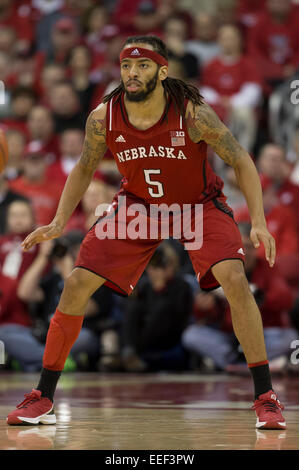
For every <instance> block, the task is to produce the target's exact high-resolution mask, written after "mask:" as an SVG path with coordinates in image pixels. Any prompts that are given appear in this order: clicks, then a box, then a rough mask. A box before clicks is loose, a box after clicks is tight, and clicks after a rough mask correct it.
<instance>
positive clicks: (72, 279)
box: [64, 270, 88, 295]
mask: <svg viewBox="0 0 299 470" xmlns="http://www.w3.org/2000/svg"><path fill="white" fill-rule="evenodd" d="M64 291H69V292H71V293H72V295H75V294H80V295H81V294H82V292H83V291H88V284H87V283H86V282H85V280H84V276H83V275H82V273H81V272H80V271H79V270H77V271H72V272H71V273H70V274H69V275H68V276H67V278H66V280H65V283H64Z"/></svg>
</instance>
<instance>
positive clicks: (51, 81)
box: [37, 63, 66, 106]
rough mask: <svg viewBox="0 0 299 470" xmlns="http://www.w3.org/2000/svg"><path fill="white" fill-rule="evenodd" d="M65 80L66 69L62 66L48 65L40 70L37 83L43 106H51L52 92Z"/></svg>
mask: <svg viewBox="0 0 299 470" xmlns="http://www.w3.org/2000/svg"><path fill="white" fill-rule="evenodd" d="M64 80H66V67H65V66H64V65H62V64H55V63H53V64H47V65H44V66H43V67H42V68H41V69H40V70H39V73H38V76H37V83H38V89H39V93H40V95H41V101H42V104H43V105H45V106H48V105H49V101H50V92H51V90H52V89H53V88H54V87H55V86H56V85H57V84H59V83H61V82H63V81H64Z"/></svg>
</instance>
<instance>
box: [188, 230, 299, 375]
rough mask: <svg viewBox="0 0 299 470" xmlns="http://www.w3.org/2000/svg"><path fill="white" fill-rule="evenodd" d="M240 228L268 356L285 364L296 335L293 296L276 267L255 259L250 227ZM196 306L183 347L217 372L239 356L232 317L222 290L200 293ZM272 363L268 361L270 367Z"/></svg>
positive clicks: (235, 360) (246, 263)
mask: <svg viewBox="0 0 299 470" xmlns="http://www.w3.org/2000/svg"><path fill="white" fill-rule="evenodd" d="M239 228H240V231H241V233H242V241H243V246H244V249H245V253H246V257H245V272H246V276H247V278H248V280H249V285H250V288H251V290H252V292H253V293H254V296H255V299H256V302H257V303H258V305H259V306H260V311H261V315H262V320H263V325H264V335H265V344H266V349H267V355H268V357H269V359H270V361H271V360H274V359H277V358H279V357H284V364H286V363H287V357H288V355H289V353H290V352H291V350H290V344H291V342H292V341H293V340H294V339H296V337H297V336H298V333H297V332H296V330H294V329H293V328H292V327H290V320H289V315H288V312H289V310H290V309H291V308H292V306H293V303H294V294H293V292H292V290H291V289H290V287H289V286H288V285H287V283H286V282H285V281H284V279H283V278H282V277H281V275H280V274H279V272H278V271H277V270H276V268H275V267H274V268H269V266H268V264H267V263H266V261H265V260H264V259H259V258H258V257H257V256H256V254H257V252H256V250H255V248H254V247H253V244H252V241H251V239H250V230H251V225H250V224H242V225H241V224H240V225H239ZM196 307H197V308H196V310H195V313H196V315H197V320H198V321H197V322H196V323H194V324H192V325H190V326H189V327H187V328H186V330H185V331H184V333H183V344H184V346H185V347H186V348H187V349H188V350H190V351H193V352H195V353H196V354H198V355H200V356H201V357H209V358H211V359H212V360H213V362H214V364H215V365H216V367H218V368H219V369H225V368H226V367H227V366H228V365H229V364H232V363H234V362H237V361H238V358H239V353H238V342H237V340H236V338H235V336H234V334H233V327H232V321H233V315H232V314H231V312H230V308H229V305H228V304H227V302H226V300H225V299H224V297H223V293H222V290H221V289H217V290H216V291H214V292H213V293H199V294H198V295H197V301H196ZM272 364H273V363H272ZM272 364H271V362H270V368H271V366H272ZM244 365H245V366H246V364H245V362H244ZM246 368H247V366H246Z"/></svg>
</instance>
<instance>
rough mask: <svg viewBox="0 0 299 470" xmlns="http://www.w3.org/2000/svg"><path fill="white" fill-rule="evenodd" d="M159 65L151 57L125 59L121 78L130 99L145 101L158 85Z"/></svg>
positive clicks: (122, 64)
mask: <svg viewBox="0 0 299 470" xmlns="http://www.w3.org/2000/svg"><path fill="white" fill-rule="evenodd" d="M158 75H159V66H158V65H157V64H156V63H155V62H153V61H152V60H150V59H124V60H123V61H122V63H121V79H122V85H123V87H124V89H125V93H126V97H127V99H128V100H129V101H135V102H140V101H145V100H146V99H147V98H148V96H149V95H150V94H151V93H152V92H153V91H154V89H155V88H156V86H157V82H158Z"/></svg>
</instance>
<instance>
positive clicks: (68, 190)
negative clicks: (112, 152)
mask: <svg viewBox="0 0 299 470" xmlns="http://www.w3.org/2000/svg"><path fill="white" fill-rule="evenodd" d="M106 110H107V105H105V104H102V105H101V106H99V107H98V108H96V109H95V110H94V111H92V112H91V113H90V115H89V117H88V119H87V122H86V128H85V139H84V144H83V149H82V154H81V157H80V160H79V161H78V163H77V164H76V166H75V167H74V169H73V170H72V171H71V173H70V174H69V176H68V179H67V181H66V183H65V186H64V189H63V191H62V194H61V197H60V201H59V204H58V208H57V211H56V215H55V217H54V219H53V220H52V222H51V223H50V224H49V225H45V226H43V227H39V228H37V229H36V230H35V231H34V232H32V233H30V234H29V235H28V236H27V237H26V238H25V240H24V241H23V243H22V246H23V250H24V251H27V250H29V249H30V248H31V247H32V246H33V245H36V244H37V243H40V242H42V241H45V240H51V239H53V238H57V237H59V236H60V235H61V234H62V232H63V230H64V227H65V225H66V223H67V221H68V220H69V218H70V216H71V215H72V213H73V211H74V210H75V208H76V207H77V205H78V204H79V202H80V200H81V199H82V196H83V194H84V193H85V191H86V189H87V188H88V186H89V183H90V181H91V179H92V177H93V174H94V172H95V170H96V169H97V167H98V165H99V162H100V160H101V159H102V157H103V156H104V154H105V152H106V149H107V145H106Z"/></svg>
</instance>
